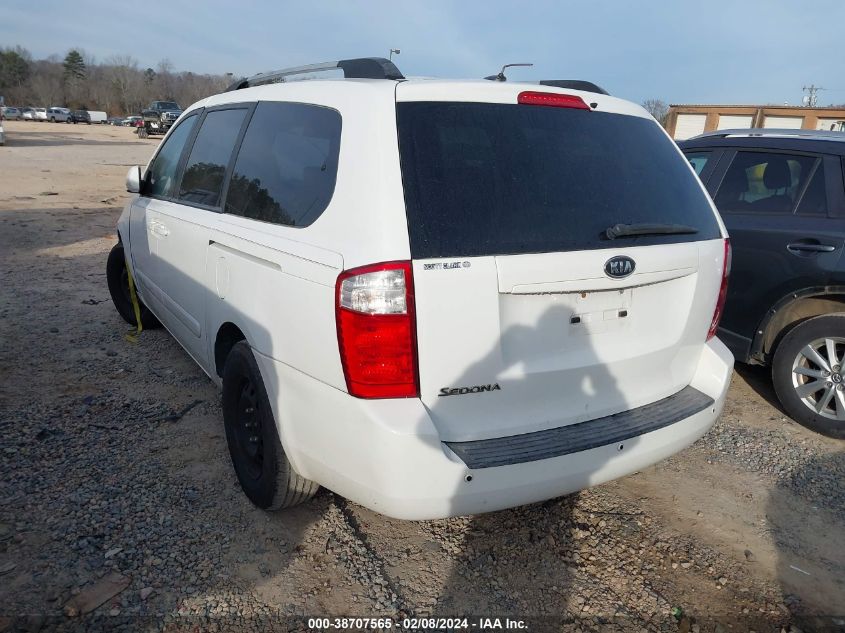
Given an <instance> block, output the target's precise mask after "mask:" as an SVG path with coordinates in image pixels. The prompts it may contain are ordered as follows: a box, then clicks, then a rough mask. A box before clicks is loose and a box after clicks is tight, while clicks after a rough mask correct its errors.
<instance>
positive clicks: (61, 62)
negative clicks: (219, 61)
mask: <svg viewBox="0 0 845 633" xmlns="http://www.w3.org/2000/svg"><path fill="white" fill-rule="evenodd" d="M76 52H77V54H75V55H74V56H73V60H71V61H72V62H73V63H72V64H71V66H72V68H71V70H75V69H77V68H79V69H81V68H84V69H85V71H84V73H82V72H70V71H69V70H68V67H67V62H68V58H67V57H65V58H61V57H59V56H58V55H51V56H50V57H48V58H47V59H42V60H38V61H33V60H32V57H31V56H30V54H29V52H28V51H26V50H24V49H22V48H20V47H17V48H15V49H11V48H6V49H0V53H2V54H3V55H5V54H6V53H9V55H8V58H9V59H10V60H13V61H14V62H15V64H17V66H14V68H17V67H18V66H19V67H20V68H21V69H24V68H25V69H26V73H24V72H23V71H21V72H17V71H16V74H15V73H12V72H11V70H10V69H13V68H12V67H11V66H10V65H9V63H6V57H3V60H2V61H3V62H4V64H5V65H4V64H0V71H2V72H0V84H3V85H2V90H3V92H5V96H6V98H7V99H6V100H7V103H10V104H17V105H22V106H24V105H34V106H42V107H50V106H57V105H66V106H68V107H73V108H79V107H87V108H90V109H92V110H95V109H96V110H105V111H106V112H108V113H109V115H117V114H120V115H126V114H135V113H137V112H139V111H140V110H141V109H142V108H143V107H145V106H146V105H147V104H148V103H149V102H150V101H155V100H158V99H161V100H167V101H176V102H178V103H179V104H180V105H181V106H183V107H187V106H189V105H191V104H192V103H194V102H195V101H198V100H200V99H203V98H205V97H207V96H209V95H212V94H215V93H217V92H221V91H222V90H224V89H225V87H226V85H227V84H228V81H227V78H226V76H225V75H222V74H221V75H198V74H196V73H192V72H178V71H176V70H174V68H173V64H172V63H171V62H170V61H169V60H167V59H163V60H161V61H160V62H159V63H158V65H157V67H156V69H155V70H152V69H144V68H141V67H140V66H139V64H138V61H137V60H135V59H134V58H132V57H130V56H127V55H115V56H113V57H110V58H108V59H106V60H105V61H104V62H102V63H97V61H96V60H95V59H94V58H93V57H90V56H88V55H87V54H86V53H85V51H84V50H82V49H76ZM79 58H81V60H82V61H81V63H80V61H79ZM69 75H72V76H69ZM11 76H13V77H16V78H17V79H16V80H14V81H13V80H9V77H11Z"/></svg>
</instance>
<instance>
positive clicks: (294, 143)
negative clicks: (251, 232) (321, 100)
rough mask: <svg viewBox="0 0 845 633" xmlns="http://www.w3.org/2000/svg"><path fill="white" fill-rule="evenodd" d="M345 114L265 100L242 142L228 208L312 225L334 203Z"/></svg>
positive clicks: (256, 217) (275, 220) (262, 217)
mask: <svg viewBox="0 0 845 633" xmlns="http://www.w3.org/2000/svg"><path fill="white" fill-rule="evenodd" d="M340 128H341V118H340V114H339V113H338V112H337V111H336V110H332V109H330V108H325V107H322V106H315V105H307V104H301V103H274V102H264V103H259V104H258V107H257V108H256V109H255V114H253V117H252V120H251V121H250V123H249V128H247V131H246V134H245V135H244V139H243V143H241V148H240V151H239V152H238V158H237V161H236V162H235V169H234V172H233V173H232V181H231V183H230V185H229V191H228V194H227V197H226V207H225V210H226V213H231V214H233V215H240V216H243V217H246V218H252V219H254V220H261V221H263V222H272V223H273V224H284V225H287V226H307V225H309V224H311V223H312V222H314V220H316V219H317V218H318V217H319V216H320V214H321V213H322V212H323V211H324V210H325V209H326V207H327V206H328V205H329V201H330V200H331V198H332V194H333V193H334V186H335V180H336V179H337V161H338V154H339V152H340Z"/></svg>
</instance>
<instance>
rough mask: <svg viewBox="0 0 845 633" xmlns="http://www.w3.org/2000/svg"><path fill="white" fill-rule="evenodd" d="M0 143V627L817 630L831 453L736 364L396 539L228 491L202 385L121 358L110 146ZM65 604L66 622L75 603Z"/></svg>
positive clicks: (330, 509) (162, 341)
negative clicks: (667, 445)
mask: <svg viewBox="0 0 845 633" xmlns="http://www.w3.org/2000/svg"><path fill="white" fill-rule="evenodd" d="M7 133H8V136H9V139H8V146H7V147H5V148H2V149H3V151H2V152H0V341H2V343H3V344H2V346H0V473H2V477H0V479H1V481H0V632H2V631H6V630H9V631H12V630H27V631H36V630H67V631H71V630H73V631H76V630H80V631H81V630H85V631H101V630H102V631H105V630H116V629H123V630H131V631H134V630H144V631H146V630H151V631H159V630H166V631H176V630H180V631H181V630H192V631H193V630H203V631H204V630H209V631H217V630H226V631H230V630H231V631H240V630H247V631H249V630H255V631H259V630H291V629H300V630H305V629H307V628H308V618H309V617H313V616H344V615H356V616H367V617H376V616H392V617H404V616H417V617H422V616H427V615H436V616H440V617H471V620H470V622H475V621H476V620H475V619H474V618H476V617H481V616H498V617H502V618H504V617H511V618H527V619H528V623H529V630H544V629H547V628H548V629H552V630H572V631H578V630H648V631H658V630H659V631H685V632H686V631H722V632H725V633H727V631H747V630H754V631H758V632H759V631H775V632H779V631H781V630H785V631H789V630H790V628H791V627H792V628H793V629H794V628H800V629H801V630H804V631H808V630H823V629H824V630H842V629H845V618H843V619H842V620H839V621H838V622H839V624H837V621H835V620H831V619H827V620H816V619H813V617H814V616H821V615H826V616H830V615H843V616H845V553H843V552H845V529H844V528H843V519H845V489H844V487H843V481H845V479H844V478H843V474H845V454H844V453H843V451H842V444H841V443H838V442H835V441H833V440H828V439H826V438H823V437H820V436H818V435H814V434H812V433H810V432H808V431H805V430H804V429H802V428H801V427H799V426H797V425H795V424H794V423H792V422H791V421H790V420H788V419H786V418H784V417H783V414H782V413H781V412H780V411H779V410H778V409H777V408H775V407H774V406H773V405H772V404H771V401H772V394H771V387H770V385H768V383H767V382H766V378H765V373H764V372H762V371H760V370H754V369H750V368H745V369H742V370H741V371H740V372H739V373H738V375H737V376H736V377H735V379H734V384H733V385H732V387H731V392H730V397H729V402H728V405H727V407H726V410H725V413H724V414H723V416H722V418H721V420H720V421H719V422H718V424H717V425H716V426H715V427H714V429H713V430H712V431H711V432H710V433H709V434H708V435H707V436H706V437H705V438H703V439H702V440H701V441H700V442H698V443H697V444H696V445H695V446H693V447H692V448H690V449H689V450H687V451H685V452H684V453H682V454H680V455H678V456H676V457H674V458H672V459H670V460H667V461H665V462H663V463H661V464H658V465H656V466H654V467H652V468H649V469H647V470H645V471H643V472H641V473H637V474H636V475H633V476H631V477H627V478H625V479H622V480H619V481H616V482H612V483H609V484H606V485H604V486H600V487H598V488H594V489H591V490H587V491H584V492H582V493H580V494H577V495H572V496H569V497H566V498H562V499H555V500H552V501H549V502H546V503H543V504H537V505H532V506H526V507H521V508H516V509H514V510H509V511H504V512H497V513H493V514H489V515H482V516H475V517H462V518H456V519H450V520H443V521H426V522H403V521H397V520H393V519H388V518H386V517H383V516H380V515H378V514H376V513H373V512H371V511H369V510H367V509H365V508H361V507H359V506H357V505H355V504H353V503H351V502H347V501H346V500H344V499H342V498H340V497H337V496H335V495H333V494H332V493H330V492H328V491H322V492H321V493H320V494H319V495H318V496H317V497H316V498H315V499H314V500H313V501H312V502H310V503H308V504H306V505H304V506H301V507H298V508H295V509H293V510H290V511H285V512H281V513H275V514H268V513H264V512H262V511H260V510H257V509H255V508H254V507H253V506H251V505H250V504H249V502H248V501H247V500H246V499H245V497H244V496H243V494H242V493H241V492H240V490H239V488H238V485H237V482H236V479H235V477H234V473H233V472H232V469H231V465H230V463H229V458H228V453H227V449H226V444H225V438H224V435H223V427H222V419H221V413H220V404H219V394H218V392H217V390H216V388H215V387H214V386H213V385H212V384H211V382H210V381H209V380H208V378H207V377H206V376H205V375H204V374H202V372H201V370H200V369H199V368H198V367H197V366H196V365H194V364H193V362H192V361H191V360H190V359H189V358H188V357H187V355H186V354H185V353H184V352H183V351H182V350H181V348H179V346H178V345H177V344H176V343H175V342H174V341H173V340H172V339H171V338H170V337H169V335H168V334H167V333H166V332H164V331H162V330H158V331H148V332H144V333H143V334H142V336H141V337H140V340H139V342H138V343H137V344H132V343H130V342H129V341H127V340H126V339H125V338H124V334H125V332H126V329H127V328H126V324H125V323H124V322H123V321H121V320H120V318H119V317H118V315H117V313H116V312H115V311H114V309H113V307H112V306H111V303H110V301H109V297H108V291H107V289H106V284H105V276H104V269H105V257H106V254H107V253H108V250H109V248H110V247H111V246H112V244H113V243H114V241H115V237H114V222H115V220H116V218H117V215H118V214H119V210H120V209H119V207H120V205H121V204H122V203H123V201H124V200H125V194H122V193H120V192H121V191H122V190H123V186H122V185H123V177H124V174H125V171H126V167H127V166H128V165H131V164H135V163H143V162H145V161H146V159H147V158H148V157H149V155H150V153H151V152H152V150H153V148H154V145H155V141H139V140H137V139H136V138H135V137H134V136H133V135H132V134H131V131H130V130H127V129H121V128H100V127H97V126H91V127H90V128H88V127H87V126H86V127H85V128H84V129H77V128H73V129H71V130H68V129H67V128H66V127H65V126H60V125H49V124H44V125H41V126H36V125H35V124H26V123H15V122H11V123H10V124H9V125H8V129H7ZM89 610H90V611H89Z"/></svg>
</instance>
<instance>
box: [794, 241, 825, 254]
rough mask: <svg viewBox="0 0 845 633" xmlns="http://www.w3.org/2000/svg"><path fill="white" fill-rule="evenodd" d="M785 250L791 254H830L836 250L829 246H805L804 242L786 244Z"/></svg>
mask: <svg viewBox="0 0 845 633" xmlns="http://www.w3.org/2000/svg"><path fill="white" fill-rule="evenodd" d="M786 248H787V250H789V251H790V252H793V253H832V252H833V251H835V250H836V247H835V246H831V245H830V244H807V243H804V242H795V243H793V244H787V245H786Z"/></svg>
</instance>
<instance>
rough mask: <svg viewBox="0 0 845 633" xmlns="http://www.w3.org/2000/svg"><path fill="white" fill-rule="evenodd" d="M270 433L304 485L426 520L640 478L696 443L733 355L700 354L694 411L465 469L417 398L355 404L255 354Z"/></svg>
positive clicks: (714, 410)
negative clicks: (703, 401)
mask: <svg viewBox="0 0 845 633" xmlns="http://www.w3.org/2000/svg"><path fill="white" fill-rule="evenodd" d="M256 359H257V360H258V363H259V366H260V367H261V371H262V375H263V377H264V382H265V384H266V386H267V392H268V395H269V396H270V399H271V402H272V404H273V408H274V411H275V414H276V419H277V421H279V423H280V429H279V431H280V435H281V438H282V443H283V445H284V447H285V451H286V452H287V454H288V457H289V458H290V459H291V462H292V463H293V466H294V468H296V470H297V471H298V472H299V473H300V474H302V475H303V476H305V477H308V478H309V479H312V480H314V481H316V482H318V483H320V484H321V485H323V486H325V487H326V488H329V489H330V490H333V491H334V492H337V493H338V494H341V495H343V496H344V497H346V498H348V499H350V500H352V501H355V502H356V503H360V504H361V505H364V506H366V507H368V508H371V509H373V510H375V511H377V512H381V513H382V514H386V515H389V516H393V517H397V518H402V519H433V518H442V517H448V516H458V515H465V514H478V513H482V512H490V511H494V510H501V509H504V508H509V507H514V506H518V505H522V504H526V503H533V502H537V501H542V500H545V499H550V498H553V497H558V496H561V495H565V494H569V493H571V492H575V491H577V490H582V489H584V488H588V487H590V486H594V485H596V484H600V483H603V482H606V481H609V480H612V479H616V478H618V477H622V476H624V475H627V474H629V473H632V472H635V471H637V470H640V469H642V468H644V467H646V466H649V465H651V464H654V463H655V462H658V461H660V460H662V459H665V458H666V457H669V456H671V455H673V454H675V453H677V452H679V451H681V450H683V449H684V448H686V447H687V446H689V445H690V444H692V443H693V442H695V441H696V440H697V439H698V438H700V437H701V436H702V435H704V433H706V432H707V430H708V429H709V428H710V427H711V426H712V425H713V423H714V422H715V421H716V418H717V417H718V415H719V414H720V413H721V411H722V408H723V406H724V402H725V396H726V393H727V389H728V386H729V383H730V377H731V373H732V367H733V357H732V356H731V354H730V352H729V351H728V349H727V348H726V347H725V346H724V344H722V343H721V342H720V341H719V340H718V339H712V340H711V341H710V342H709V343H708V344H707V345H706V346H704V348H703V351H702V354H701V359H700V361H699V366H698V369H697V371H696V373H695V376H694V377H693V380H692V381H691V383H690V386H691V387H693V388H694V389H695V390H697V391H699V392H701V393H702V394H704V395H705V396H707V397H709V399H712V404H710V405H709V406H707V408H705V409H703V410H699V411H698V413H694V414H692V415H689V416H688V417H684V418H682V419H680V420H678V421H676V422H673V423H671V424H668V425H665V426H662V427H660V428H656V429H655V430H652V431H649V432H645V433H643V434H640V435H636V436H634V437H629V438H627V439H625V440H624V441H622V442H619V441H614V442H613V443H611V444H607V445H602V446H597V447H595V448H590V449H587V450H581V451H578V452H571V453H568V454H563V455H559V456H557V457H551V458H547V459H539V460H535V461H527V462H522V463H515V464H511V465H503V466H492V467H484V468H470V467H468V466H467V465H466V464H465V463H464V462H463V461H462V460H461V459H460V458H459V457H458V455H457V454H455V452H453V451H452V450H450V449H449V448H448V446H447V445H445V444H444V443H442V442H441V441H440V438H439V436H438V434H437V431H436V429H435V427H434V425H433V424H432V422H431V420H430V418H429V416H428V412H427V410H426V408H425V407H424V406H423V404H422V402H421V401H420V400H419V399H406V400H359V399H357V398H353V397H351V396H349V395H348V394H346V393H344V392H341V391H339V390H337V389H335V388H333V387H330V386H328V385H326V384H324V383H322V382H320V381H318V380H315V379H313V378H311V377H309V376H306V375H305V374H302V373H301V372H299V371H297V370H294V369H292V368H291V367H289V366H288V365H285V364H283V363H280V362H278V361H275V360H273V359H271V358H269V357H267V356H264V355H262V354H259V353H256Z"/></svg>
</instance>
